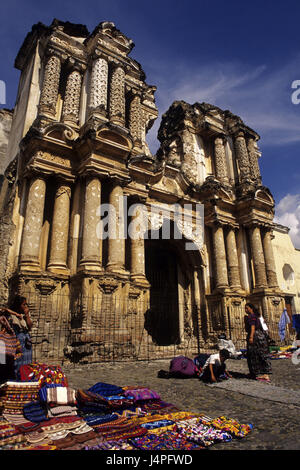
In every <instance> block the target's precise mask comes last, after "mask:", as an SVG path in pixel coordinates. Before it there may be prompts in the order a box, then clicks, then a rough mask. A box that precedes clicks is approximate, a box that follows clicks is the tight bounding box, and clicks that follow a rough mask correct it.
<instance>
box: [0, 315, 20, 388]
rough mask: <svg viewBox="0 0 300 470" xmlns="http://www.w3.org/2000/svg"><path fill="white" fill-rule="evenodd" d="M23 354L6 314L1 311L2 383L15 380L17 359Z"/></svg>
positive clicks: (0, 353) (0, 360)
mask: <svg viewBox="0 0 300 470" xmlns="http://www.w3.org/2000/svg"><path fill="white" fill-rule="evenodd" d="M21 354H22V350H21V344H20V342H19V341H18V339H17V337H16V335H15V333H14V331H13V329H12V328H11V326H10V324H9V322H8V320H7V318H6V316H5V315H2V311H1V312H0V384H2V383H3V382H6V381H8V380H15V360H16V359H17V358H19V357H20V356H21Z"/></svg>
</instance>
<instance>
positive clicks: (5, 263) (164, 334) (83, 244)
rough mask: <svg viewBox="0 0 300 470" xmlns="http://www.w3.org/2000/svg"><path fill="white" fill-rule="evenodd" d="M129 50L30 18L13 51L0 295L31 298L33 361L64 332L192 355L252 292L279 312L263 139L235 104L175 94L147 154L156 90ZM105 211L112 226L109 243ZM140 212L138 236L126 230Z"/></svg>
mask: <svg viewBox="0 0 300 470" xmlns="http://www.w3.org/2000/svg"><path fill="white" fill-rule="evenodd" d="M133 46H134V45H133V42H132V41H131V39H129V38H128V37H126V36H125V35H124V34H123V33H121V32H120V31H119V30H118V29H117V28H116V27H115V25H114V24H113V23H111V22H102V23H100V24H99V25H98V26H97V27H96V28H95V30H94V31H93V32H92V33H89V32H88V31H87V29H86V27H85V26H82V25H74V24H71V23H64V22H61V21H58V20H54V21H53V23H52V24H51V25H50V26H45V25H42V24H37V25H34V26H33V28H32V31H31V32H30V33H28V35H27V37H26V38H25V40H24V43H23V45H22V47H21V49H20V51H19V53H18V55H17V58H16V61H15V66H16V68H17V69H19V70H20V83H19V89H18V96H17V100H16V106H15V108H14V112H13V115H12V116H11V129H10V133H9V139H8V146H7V150H6V158H7V161H8V162H9V165H8V167H7V169H6V172H5V177H4V180H3V181H2V188H1V196H0V203H1V221H2V223H1V233H0V236H1V247H0V257H1V274H2V276H1V286H0V295H1V300H2V302H7V301H9V298H10V297H12V296H13V295H14V294H15V293H20V294H22V295H26V297H27V299H28V301H29V304H30V307H31V312H32V316H33V321H34V329H33V336H34V337H35V348H36V351H38V353H37V354H38V356H40V357H45V356H47V354H48V355H49V357H51V347H50V346H49V341H48V340H47V334H54V336H55V334H56V333H55V332H57V330H56V329H57V328H58V329H59V330H60V332H63V334H62V335H61V341H60V344H59V345H58V346H57V352H58V354H61V356H62V357H63V356H64V357H65V355H66V354H72V353H74V351H75V352H77V354H79V356H80V354H81V353H82V357H85V358H86V357H88V360H90V361H94V360H101V354H102V353H101V351H110V352H111V351H114V350H115V348H116V347H118V351H119V354H120V357H122V354H123V355H124V357H125V356H126V355H127V356H128V357H137V356H139V357H143V354H144V355H145V354H146V352H145V351H146V349H147V348H148V349H147V351H149V344H151V346H152V348H153V356H155V355H156V357H159V356H160V354H162V353H161V352H159V351H160V350H159V348H157V347H156V346H158V347H159V346H164V347H166V348H168V347H170V348H172V347H173V345H174V344H176V345H177V346H178V347H179V348H180V347H182V351H183V350H184V351H185V352H187V351H188V350H189V348H191V350H192V349H193V350H196V349H197V347H198V349H199V345H200V346H201V347H202V348H203V347H204V345H209V344H213V341H214V340H215V338H216V335H217V334H218V333H220V332H225V333H227V334H228V335H229V336H230V331H231V328H232V327H234V325H235V324H237V323H238V324H241V323H242V321H243V311H244V305H245V303H246V302H247V301H251V302H252V303H255V304H256V305H257V306H258V307H259V308H260V310H261V311H262V312H263V314H264V315H265V317H266V318H267V319H272V320H274V321H277V320H278V319H279V317H280V315H281V312H282V310H283V308H284V297H283V295H282V293H281V290H280V289H279V287H278V282H277V276H276V267H275V260H274V255H273V250H272V243H271V240H272V230H273V228H274V224H273V217H274V200H273V197H272V194H271V193H270V191H269V189H268V188H266V187H265V186H264V185H263V184H262V179H261V174H260V169H259V162H258V161H259V158H260V151H259V148H258V144H257V142H258V140H259V136H258V134H257V133H256V132H255V131H253V130H252V129H250V128H249V127H248V126H247V125H246V124H245V123H244V122H243V121H242V120H241V119H240V118H239V117H238V116H235V115H233V114H232V113H231V112H230V111H228V110H225V111H224V110H221V109H219V108H218V107H216V106H212V105H209V104H207V103H195V104H193V105H191V104H188V103H185V102H183V101H177V102H174V103H173V104H172V105H171V106H170V108H169V109H168V110H167V111H166V113H165V114H164V115H163V116H162V120H161V124H160V128H159V131H158V139H159V142H160V147H159V149H158V151H157V153H156V154H155V155H153V154H152V153H151V151H150V149H149V147H148V145H147V142H146V134H147V132H148V130H149V129H150V128H151V126H152V124H153V122H154V121H155V119H156V118H157V116H158V111H157V108H156V104H155V98H154V94H155V91H156V88H155V86H150V85H148V84H147V83H146V76H145V73H144V71H143V69H142V67H141V66H140V64H139V63H137V62H136V61H135V60H133V59H132V58H131V57H130V52H131V50H132V48H133ZM105 205H106V206H107V207H112V208H113V211H112V215H111V214H110V216H109V217H108V220H109V221H110V222H111V223H113V222H114V223H115V226H116V227H117V234H115V236H113V237H106V238H105V237H101V236H99V230H100V229H101V227H102V228H103V219H104V215H105V214H104V213H102V209H101V208H102V207H103V206H105ZM132 207H134V209H135V210H134V211H132V212H130V211H129V210H128V208H132ZM186 207H188V214H187V216H186V219H185V220H184V222H183V223H182V219H180V218H178V217H176V211H178V208H179V209H181V208H182V209H183V208H186ZM199 207H200V208H202V212H201V211H200V212H199V211H198V209H199ZM141 214H142V218H141V219H139V217H140V215H141ZM185 214H186V212H185ZM199 214H200V216H199ZM199 217H200V220H201V224H200V226H199ZM135 218H137V219H138V220H142V222H141V223H140V224H139V225H138V227H139V231H138V235H137V236H131V237H129V236H126V235H128V232H127V230H128V225H129V224H130V223H133V222H134V221H135ZM101 224H102V225H101ZM166 225H167V226H168V230H169V232H168V233H170V236H169V237H162V236H161V234H162V233H163V232H164V228H165V227H166ZM99 227H100V229H99ZM100 231H101V230H100ZM175 232H176V236H175ZM101 233H102V232H101ZM124 234H125V236H122V235H124ZM189 243H192V245H193V249H187V248H186V247H187V244H189ZM241 328H242V325H241ZM47 332H48V333H47ZM53 332H54V333H53ZM112 332H113V333H112ZM117 343H118V344H117ZM47 344H48V348H47ZM129 344H130V348H128V345H129ZM45 345H46V346H45ZM99 345H100V346H101V347H100V346H99ZM122 345H123V346H124V347H123V349H122ZM146 345H147V348H146ZM101 348H102V349H101ZM143 351H144V353H143ZM155 351H156V352H155ZM164 351H165V350H164ZM109 354H110V353H109ZM111 354H114V353H113V352H111ZM163 354H165V352H164V353H163Z"/></svg>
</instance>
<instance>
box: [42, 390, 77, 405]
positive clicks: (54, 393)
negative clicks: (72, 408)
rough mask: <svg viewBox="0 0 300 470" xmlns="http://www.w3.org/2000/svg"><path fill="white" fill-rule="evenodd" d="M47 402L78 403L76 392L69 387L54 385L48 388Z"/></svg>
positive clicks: (59, 403)
mask: <svg viewBox="0 0 300 470" xmlns="http://www.w3.org/2000/svg"><path fill="white" fill-rule="evenodd" d="M47 403H48V404H51V403H55V404H57V405H76V403H77V401H76V392H75V390H74V389H73V388H69V387H53V388H48V389H47Z"/></svg>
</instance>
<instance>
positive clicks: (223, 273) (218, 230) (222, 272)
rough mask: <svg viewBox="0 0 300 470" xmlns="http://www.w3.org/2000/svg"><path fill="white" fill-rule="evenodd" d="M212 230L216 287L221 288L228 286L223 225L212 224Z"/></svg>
mask: <svg viewBox="0 0 300 470" xmlns="http://www.w3.org/2000/svg"><path fill="white" fill-rule="evenodd" d="M212 231H213V248H214V258H215V266H216V287H217V288H220V289H221V288H224V287H228V274H227V261H226V251H225V243H224V233H223V227H222V226H221V225H214V226H213V229H212Z"/></svg>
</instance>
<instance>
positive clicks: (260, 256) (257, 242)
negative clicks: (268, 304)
mask: <svg viewBox="0 0 300 470" xmlns="http://www.w3.org/2000/svg"><path fill="white" fill-rule="evenodd" d="M250 243H251V251H252V259H253V264H254V273H255V287H266V286H267V277H266V265H265V258H264V251H263V246H262V241H261V233H260V227H258V226H254V227H251V228H250Z"/></svg>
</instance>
